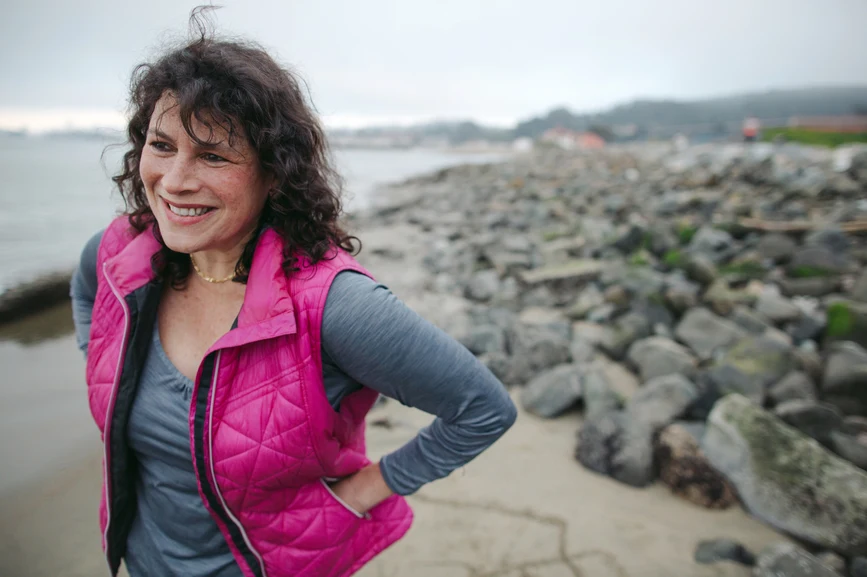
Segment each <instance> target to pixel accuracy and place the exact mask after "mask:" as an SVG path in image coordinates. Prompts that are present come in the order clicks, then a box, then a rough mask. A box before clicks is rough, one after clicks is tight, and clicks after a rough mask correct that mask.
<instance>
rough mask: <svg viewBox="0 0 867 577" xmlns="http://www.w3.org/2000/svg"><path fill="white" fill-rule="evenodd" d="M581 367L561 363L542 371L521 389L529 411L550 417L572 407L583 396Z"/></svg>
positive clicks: (522, 402) (522, 401)
mask: <svg viewBox="0 0 867 577" xmlns="http://www.w3.org/2000/svg"><path fill="white" fill-rule="evenodd" d="M581 379H582V375H581V369H580V367H578V366H576V365H571V364H568V365H559V366H557V367H554V368H552V369H548V370H547V371H545V372H543V373H541V374H540V375H538V376H537V377H536V378H534V379H533V380H531V381H530V382H529V383H527V386H526V387H524V389H523V390H522V391H521V404H522V405H523V407H524V409H526V410H527V411H528V412H530V413H533V414H534V415H538V416H540V417H543V418H546V419H550V418H552V417H556V416H558V415H560V414H561V413H564V412H565V411H567V410H569V409H570V408H572V407H573V406H574V405H575V404H576V403H577V402H578V400H579V399H580V398H581Z"/></svg>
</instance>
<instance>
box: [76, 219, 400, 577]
mask: <svg viewBox="0 0 867 577" xmlns="http://www.w3.org/2000/svg"><path fill="white" fill-rule="evenodd" d="M282 244H283V243H282V240H281V239H280V238H279V236H278V235H277V234H276V233H275V232H274V231H272V230H266V231H265V232H264V233H263V234H262V235H261V237H260V239H259V243H258V245H257V248H256V251H255V254H254V257H253V264H252V270H251V271H250V275H249V280H248V283H247V292H246V296H245V298H244V304H243V306H242V307H241V311H240V313H239V315H238V319H237V322H236V326H235V328H233V329H232V330H230V331H229V332H227V333H226V334H225V335H223V337H221V338H220V339H219V340H218V341H217V342H216V343H215V344H214V345H213V346H212V347H211V349H210V350H209V351H208V352H207V354H206V355H205V358H204V359H203V361H202V363H201V365H200V366H199V371H198V375H197V378H196V381H195V389H194V391H193V396H192V402H191V406H190V417H189V425H190V450H191V458H192V460H193V464H194V468H195V470H196V476H197V479H198V486H199V494H200V495H201V498H202V501H203V503H204V504H205V506H206V507H207V509H208V511H209V512H210V513H211V516H212V517H213V518H214V520H215V521H216V522H217V525H218V526H219V527H220V530H221V531H222V533H223V536H224V537H225V539H226V541H227V542H228V543H229V546H230V547H231V549H232V552H233V553H234V556H235V559H236V560H237V562H238V564H239V566H240V567H241V570H242V571H243V573H244V575H245V576H247V577H252V576H258V577H290V576H291V577H338V576H343V575H351V574H352V573H354V572H356V571H357V570H358V569H359V568H361V567H362V566H363V565H364V564H365V563H367V562H368V561H369V560H370V559H372V558H373V557H374V556H376V555H377V554H379V553H380V552H381V551H383V550H384V549H385V548H387V547H388V546H389V545H391V544H392V543H394V542H395V541H397V540H398V539H400V538H401V537H402V536H403V535H404V534H405V533H406V531H407V530H408V529H409V527H410V524H411V523H412V511H411V510H410V508H409V506H408V504H407V503H406V501H405V500H404V499H403V498H402V497H400V496H397V495H394V496H392V497H390V498H388V499H387V500H385V501H384V502H383V503H381V504H379V505H378V506H376V507H375V508H373V509H372V510H371V511H369V512H368V514H366V515H363V516H358V515H356V514H355V512H353V511H351V510H350V509H348V508H347V507H346V506H344V505H343V504H342V503H341V502H340V501H339V500H338V499H337V498H336V497H335V496H334V495H333V494H332V493H331V492H330V489H329V488H328V485H327V484H326V482H325V480H326V479H330V478H338V477H344V476H346V475H350V474H351V473H353V472H355V471H357V470H359V469H360V468H362V467H364V466H365V465H367V464H368V463H370V461H369V460H368V459H367V457H366V456H365V443H364V418H365V415H366V414H367V412H368V410H369V409H370V407H371V406H372V405H373V403H374V401H375V399H376V392H375V391H373V390H371V389H367V388H364V389H362V390H360V391H358V392H356V393H353V394H352V395H350V396H348V397H346V398H345V399H344V400H343V402H342V403H341V406H340V411H339V412H336V411H334V410H333V409H332V407H331V405H330V404H329V403H328V400H327V398H326V396H325V390H324V385H323V381H322V359H321V358H320V350H321V349H320V328H321V325H322V311H323V308H324V305H325V299H326V296H327V294H328V289H329V287H330V286H331V282H332V281H333V280H334V277H335V276H336V275H337V274H338V273H339V272H340V271H343V270H356V271H359V272H362V273H364V274H368V273H367V271H365V270H364V269H363V268H362V267H361V266H360V265H359V264H358V263H357V262H356V261H355V260H354V259H353V258H352V257H351V256H350V255H349V254H347V253H346V252H344V251H342V250H341V251H337V250H336V251H334V258H333V259H330V260H323V261H321V262H319V263H318V264H316V265H315V266H309V263H308V266H306V267H304V268H303V269H302V270H301V271H300V272H298V273H295V274H293V275H291V277H290V278H288V279H287V278H286V276H285V275H284V274H283V271H282V269H281V262H282ZM158 249H159V244H158V242H157V241H156V239H155V238H154V237H153V234H152V232H151V231H150V230H148V231H146V232H144V233H142V234H136V233H135V231H133V230H132V229H130V228H129V225H128V222H127V219H126V217H121V218H119V219H117V220H115V221H114V222H113V223H112V224H111V225H110V226H109V228H108V229H107V230H106V232H105V234H104V236H103V239H102V242H101V244H100V248H99V256H98V260H97V276H98V290H97V294H96V301H95V305H94V310H93V324H92V327H91V335H90V344H89V346H88V361H87V385H88V397H89V401H90V409H91V413H92V414H93V418H94V420H95V421H96V424H97V426H98V427H99V429H100V431H101V433H102V438H103V441H104V444H105V455H104V463H103V464H104V479H103V498H102V502H101V506H100V522H101V526H102V529H103V548H104V550H105V553H106V557H107V559H108V564H109V569H110V571H111V573H112V575H116V574H117V570H118V567H119V565H120V561H121V559H122V557H123V555H124V551H125V547H126V537H127V535H128V532H129V527H130V523H131V521H132V519H133V515H134V514H135V513H134V511H135V479H134V472H133V471H134V469H133V468H132V467H131V464H132V463H133V457H132V455H131V453H130V449H129V447H128V445H127V444H126V439H125V433H124V431H125V428H126V421H127V418H128V415H129V408H130V406H131V403H132V399H133V398H134V395H135V388H136V386H137V384H138V375H139V372H140V369H141V365H142V362H143V361H144V353H146V351H147V349H146V346H147V342H148V335H149V334H151V331H152V330H153V323H154V322H155V320H156V309H157V306H158V304H159V292H160V286H159V283H157V282H154V281H153V274H152V272H151V262H150V259H151V256H152V255H153V254H154V253H155V252H156V251H157V250H158Z"/></svg>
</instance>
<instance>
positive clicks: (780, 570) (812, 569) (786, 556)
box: [753, 543, 841, 577]
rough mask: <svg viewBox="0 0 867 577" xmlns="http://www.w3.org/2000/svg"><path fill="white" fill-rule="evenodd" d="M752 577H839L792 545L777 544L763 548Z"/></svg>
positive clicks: (814, 557)
mask: <svg viewBox="0 0 867 577" xmlns="http://www.w3.org/2000/svg"><path fill="white" fill-rule="evenodd" d="M753 577H841V576H840V574H839V573H837V572H836V571H834V570H833V569H831V568H830V567H828V566H827V565H825V564H824V563H822V561H820V560H819V558H818V557H816V556H815V555H811V554H810V553H807V552H806V551H804V550H803V549H801V548H800V547H798V546H797V545H795V544H793V543H777V544H774V545H771V546H769V547H767V548H765V549H764V550H763V551H762V552H761V553H760V554H759V558H758V560H757V561H756V566H755V567H754V568H753Z"/></svg>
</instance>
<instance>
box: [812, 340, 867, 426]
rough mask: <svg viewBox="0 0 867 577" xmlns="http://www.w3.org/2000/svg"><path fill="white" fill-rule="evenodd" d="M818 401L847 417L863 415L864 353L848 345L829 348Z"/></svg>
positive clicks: (866, 399) (866, 403) (866, 396)
mask: <svg viewBox="0 0 867 577" xmlns="http://www.w3.org/2000/svg"><path fill="white" fill-rule="evenodd" d="M822 398H823V399H825V400H826V401H827V402H829V403H832V404H834V405H836V406H838V407H840V409H842V410H843V412H844V413H846V414H847V415H867V351H865V350H864V348H863V347H861V346H859V345H858V344H856V343H852V342H840V343H834V344H833V345H831V348H830V351H829V355H828V360H827V362H826V363H825V373H824V375H823V377H822Z"/></svg>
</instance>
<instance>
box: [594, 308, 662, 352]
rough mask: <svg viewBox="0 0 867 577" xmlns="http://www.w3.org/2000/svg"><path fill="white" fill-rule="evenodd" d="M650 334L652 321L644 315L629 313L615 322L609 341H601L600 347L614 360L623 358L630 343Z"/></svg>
mask: <svg viewBox="0 0 867 577" xmlns="http://www.w3.org/2000/svg"><path fill="white" fill-rule="evenodd" d="M647 336H650V323H649V321H648V320H647V318H646V317H645V316H644V315H640V314H637V313H627V314H625V315H623V316H622V317H620V318H619V319H617V321H615V323H614V331H613V334H612V338H611V340H609V341H606V342H601V343H599V348H600V349H601V350H602V351H604V352H605V354H607V355H608V356H609V357H611V358H612V359H614V360H617V361H619V360H621V359H623V357H624V356H625V355H626V351H628V350H629V347H630V345H632V343H634V342H635V341H637V340H638V339H641V338H644V337H647Z"/></svg>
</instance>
